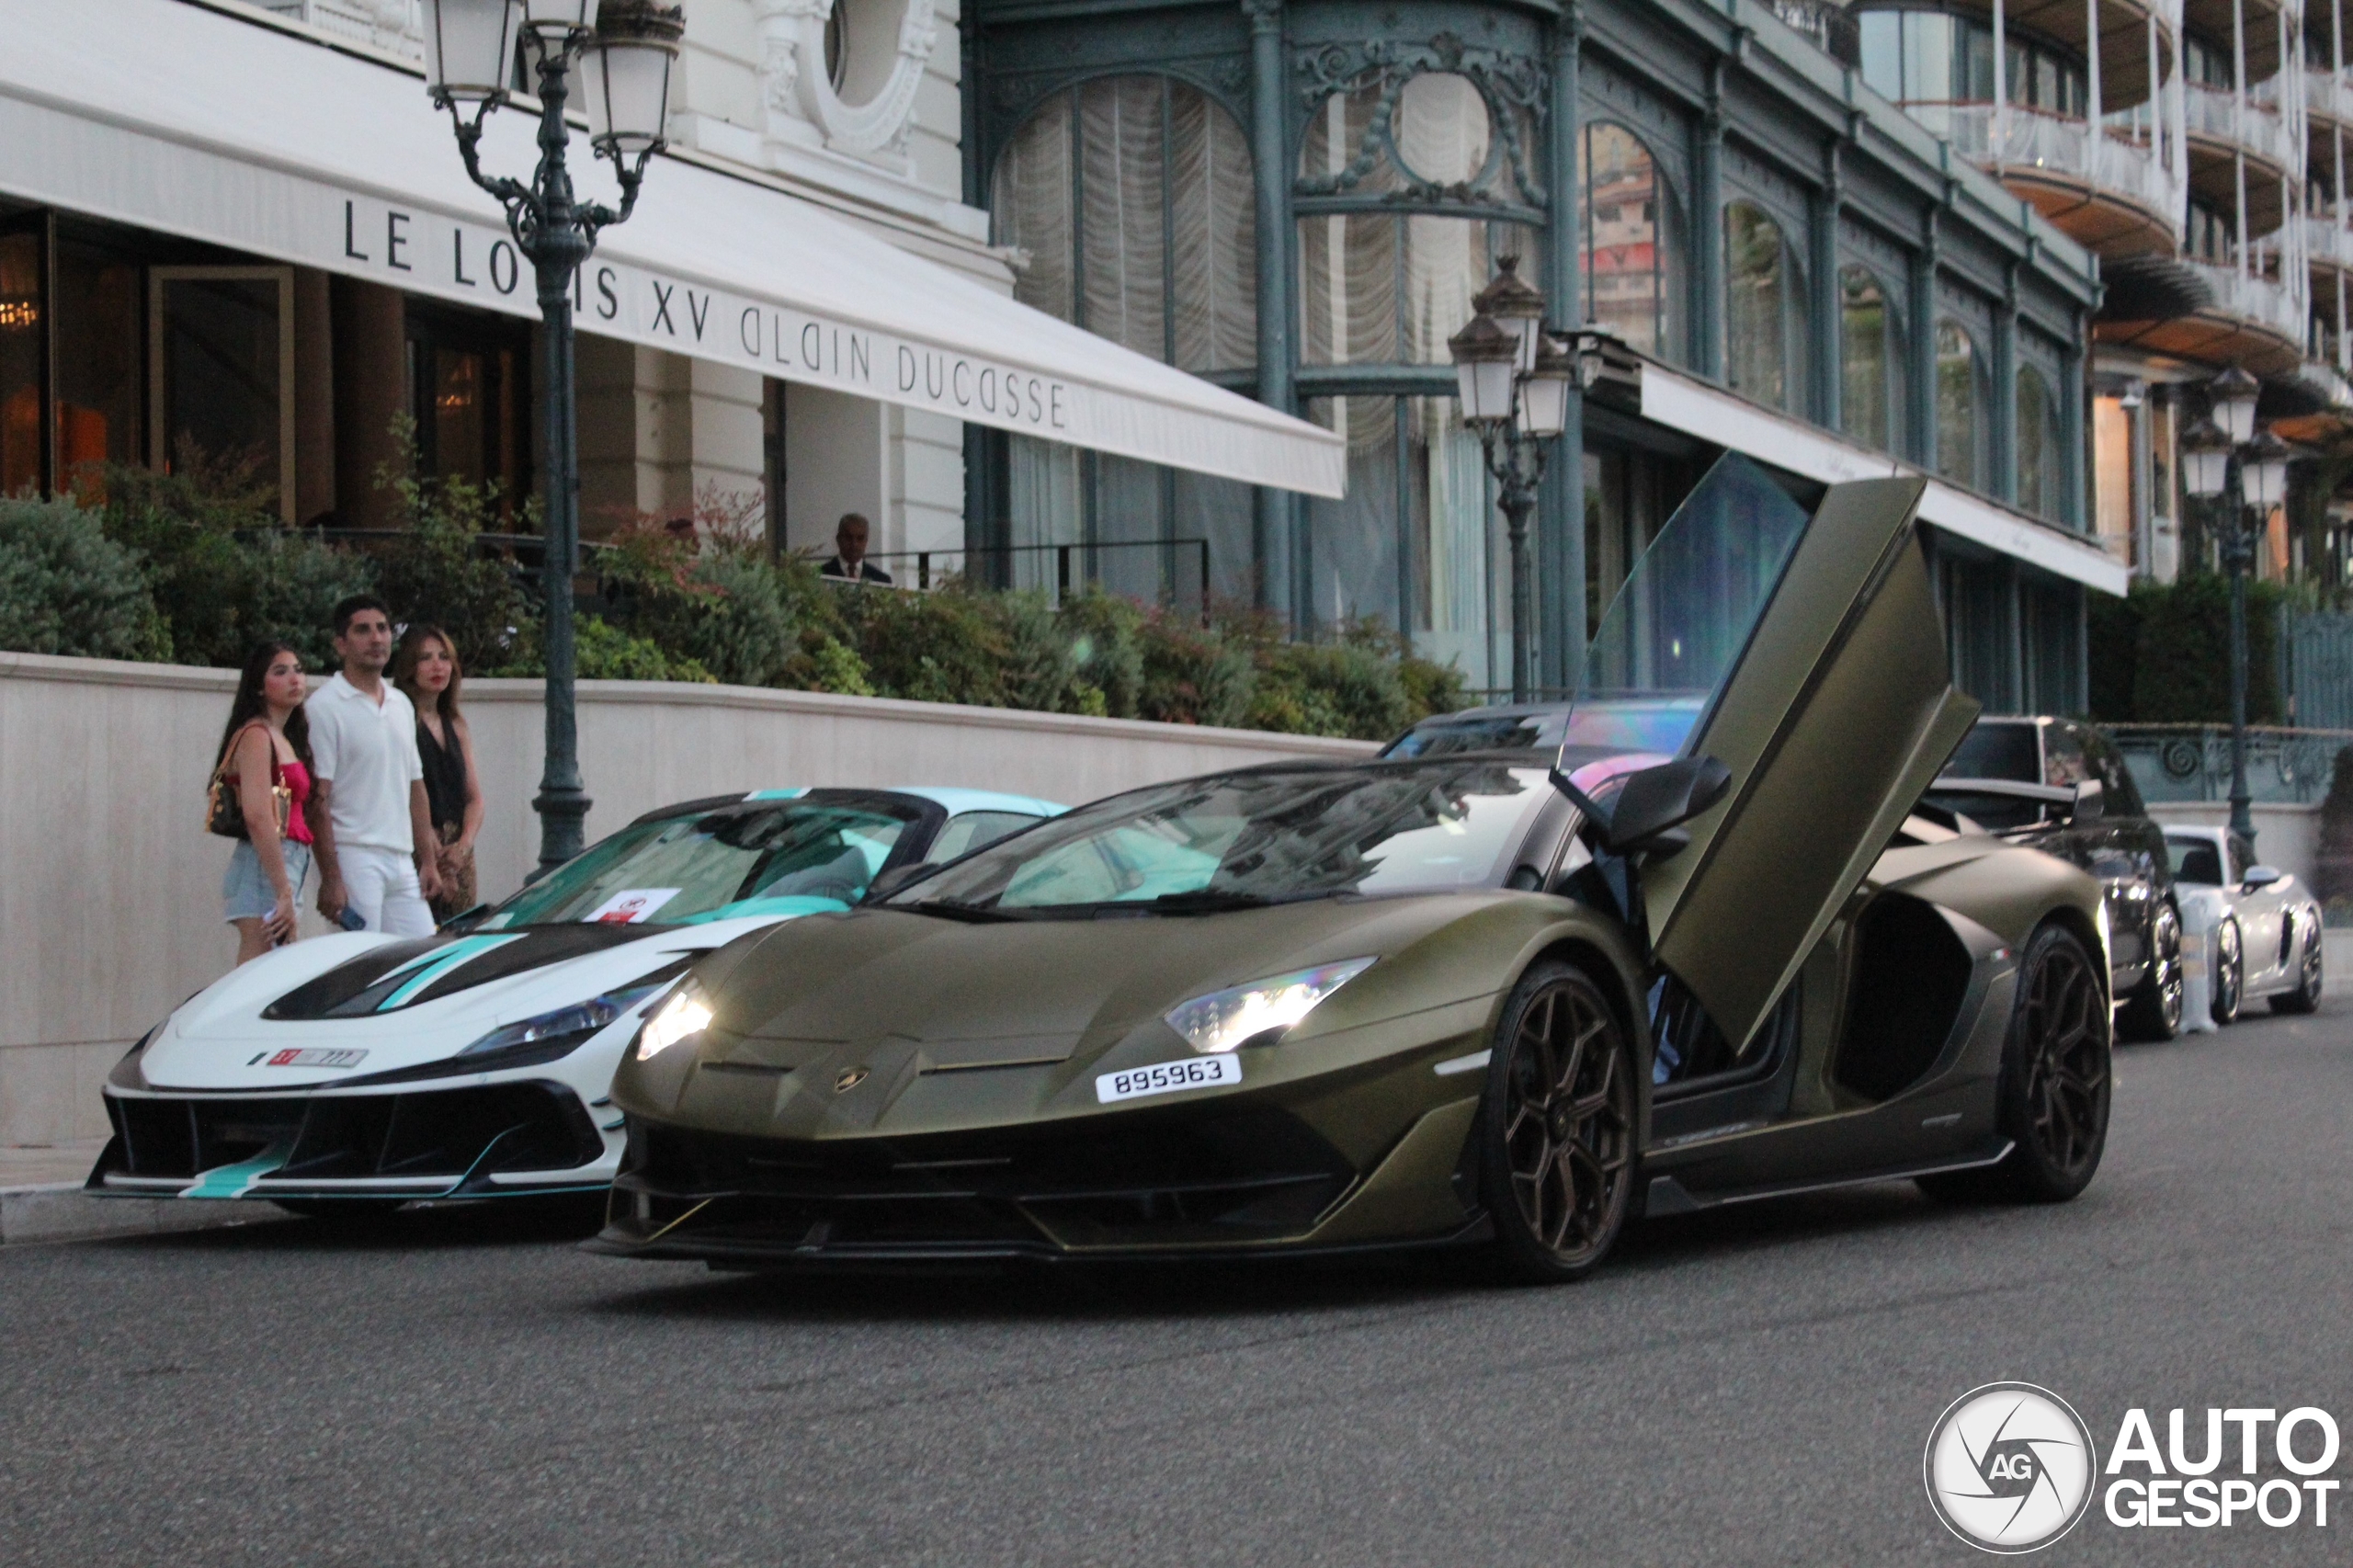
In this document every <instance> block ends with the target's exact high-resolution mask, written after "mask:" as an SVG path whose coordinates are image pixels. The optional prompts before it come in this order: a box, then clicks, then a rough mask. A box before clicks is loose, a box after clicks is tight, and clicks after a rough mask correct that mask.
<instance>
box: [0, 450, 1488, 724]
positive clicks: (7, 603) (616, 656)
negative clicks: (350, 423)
mask: <svg viewBox="0 0 2353 1568" xmlns="http://www.w3.org/2000/svg"><path fill="white" fill-rule="evenodd" d="M378 482H379V483H380V484H381V485H382V486H384V487H385V488H388V489H390V490H392V492H394V494H396V496H397V497H398V500H399V505H400V510H401V511H402V513H403V514H404V524H405V526H404V528H402V529H401V530H400V532H399V533H398V534H397V535H396V536H395V537H393V538H392V539H389V540H380V541H370V542H369V543H368V544H366V545H359V546H347V545H341V544H330V543H327V542H324V541H323V540H320V539H319V538H318V537H317V536H315V535H312V534H305V533H301V532H299V531H296V530H293V529H290V528H284V527H282V526H281V525H280V524H279V523H278V521H277V519H276V517H275V515H274V511H273V509H272V506H271V502H270V498H269V495H268V493H267V490H266V489H265V488H264V487H262V486H261V485H259V484H258V483H256V481H255V479H254V472H253V466H252V465H251V464H250V463H246V464H219V463H208V462H206V461H205V460H204V459H203V457H202V454H200V453H197V452H194V451H193V450H188V451H183V452H182V453H181V454H180V455H179V458H178V460H176V462H175V465H174V472H172V473H169V474H162V475H158V474H153V473H149V472H145V471H142V470H138V469H130V468H119V467H118V468H109V469H108V470H107V471H105V472H104V473H103V475H102V476H100V478H99V480H98V481H97V483H95V484H93V485H92V486H90V487H89V489H88V490H87V491H86V492H85V494H84V495H83V496H82V498H81V499H80V500H79V501H76V500H74V499H61V500H57V501H53V502H35V501H27V500H19V501H12V502H6V503H5V504H0V647H5V648H18V649H28V650H31V651H35V652H41V653H84V654H90V655H97V656H105V657H113V658H132V659H149V660H177V661H179V662H182V663H188V664H205V665H224V666H233V665H238V664H241V663H242V662H243V660H244V654H245V653H246V651H247V650H248V649H249V648H250V647H251V646H252V645H253V644H254V643H255V642H258V641H261V640H263V639H266V638H268V639H279V640H283V641H285V642H291V643H293V644H294V645H295V646H296V647H298V648H300V649H301V650H302V652H303V653H304V655H305V656H306V657H307V658H308V659H309V660H310V661H311V662H312V664H313V665H314V666H315V667H319V668H324V667H327V666H328V665H331V663H332V661H333V650H332V647H331V638H330V634H329V628H328V624H327V623H328V616H329V611H330V609H331V608H332V607H333V605H334V604H335V601H336V600H337V599H339V598H341V597H344V596H346V595H347V594H351V593H355V592H359V591H362V590H367V589H373V590H374V591H376V592H378V593H381V595H382V596H383V597H384V598H385V599H386V600H387V601H388V602H389V603H390V604H391V605H392V608H393V612H394V616H395V618H396V619H400V620H403V621H407V620H426V621H430V622H432V623H434V624H437V625H439V626H441V627H443V628H445V629H446V630H447V631H449V634H450V636H451V637H452V638H453V639H454V640H455V641H456V642H457V643H458V647H459V652H460V654H461V655H462V656H463V657H464V659H465V661H466V664H467V665H468V667H469V668H470V669H472V670H474V671H475V672H477V673H480V674H488V675H520V676H531V675H537V674H539V673H540V671H541V670H542V668H543V667H544V661H543V655H542V653H541V647H542V637H541V628H540V619H539V608H538V605H537V603H536V601H535V598H534V597H533V596H531V595H530V594H529V593H528V592H527V591H526V589H525V583H524V579H523V577H522V575H521V574H520V573H518V572H517V570H516V569H515V568H514V567H513V566H512V565H511V564H510V563H508V562H504V561H501V560H498V559H496V558H494V557H491V556H487V555H485V554H484V553H483V551H482V549H481V543H480V540H479V537H478V536H479V535H481V534H482V533H483V532H485V531H487V530H488V528H489V527H490V525H491V523H492V522H493V520H494V518H496V517H498V516H499V512H500V505H499V497H498V495H497V494H496V492H495V491H492V490H483V489H480V488H477V487H474V486H472V485H469V484H466V483H462V482H457V481H449V482H443V481H438V480H425V479H415V478H411V477H408V476H406V475H405V474H404V473H401V472H393V473H390V474H381V475H380V476H379V481H378ZM703 510H705V511H706V512H707V513H715V515H711V516H706V517H704V519H703V522H704V524H705V526H704V527H703V528H699V529H698V530H697V531H695V532H693V533H681V532H675V531H673V530H672V529H670V528H666V527H663V526H660V525H658V524H655V523H654V522H652V521H651V520H648V519H639V520H637V521H634V522H632V523H631V524H629V525H627V526H625V527H623V528H620V530H619V531H618V532H617V533H616V534H615V535H614V537H613V539H612V540H610V542H609V547H608V548H606V549H603V550H600V551H597V554H596V557H595V567H596V571H597V576H598V590H599V591H598V593H597V597H596V599H595V600H594V601H592V602H590V603H589V604H588V605H586V606H585V608H584V613H582V614H581V615H580V616H579V618H578V619H577V621H576V622H575V626H574V636H575V646H576V648H577V653H578V659H577V668H578V672H579V674H580V675H581V676H582V677H584V678H588V679H622V680H632V679H634V680H688V681H723V682H728V683H731V684H738V685H745V686H767V687H787V688H791V689H798V690H808V691H831V692H839V693H843V694H845V695H850V696H861V697H865V696H880V697H897V698H908V699H915V700H918V701H926V702H952V703H966V704H974V705H979V706H984V707H998V708H1021V709H1030V710H1041V711H1048V712H1062V713H1082V714H1096V715H1102V716H1108V717H1113V718H1135V719H1154V720H1159V721H1162V722H1168V723H1179V724H1215V725H1228V726H1240V727H1245V728H1255V729H1263V730H1278V731H1285V732H1289V733H1298V734H1324V735H1346V736H1352V737H1355V738H1357V739H1361V740H1382V739H1386V738H1388V737H1389V736H1391V735H1392V734H1394V733H1397V732H1398V731H1399V730H1401V729H1403V728H1404V727H1405V726H1406V725H1407V724H1409V723H1411V722H1413V721H1415V719H1418V718H1420V717H1422V716H1423V715H1425V714H1427V713H1432V712H1443V711H1450V710H1454V709H1457V708H1461V707H1463V706H1465V705H1466V703H1467V701H1468V695H1467V693H1466V692H1465V690H1464V687H1463V680H1462V676H1461V672H1460V671H1459V670H1457V669H1456V668H1455V667H1454V666H1452V665H1437V664H1434V663H1432V662H1431V661H1429V660H1427V659H1422V658H1417V657H1415V656H1414V655H1412V654H1411V653H1408V652H1407V650H1406V648H1405V646H1404V642H1402V640H1400V639H1399V638H1398V637H1397V636H1396V635H1395V634H1394V633H1392V632H1391V631H1388V630H1387V629H1386V628H1385V627H1382V626H1381V625H1380V624H1378V623H1377V622H1371V621H1360V622H1351V623H1348V624H1346V625H1343V626H1340V627H1338V628H1336V629H1335V631H1333V632H1332V634H1331V635H1330V636H1329V637H1328V638H1326V639H1325V640H1324V641H1321V642H1291V641H1289V640H1288V639H1287V638H1286V636H1285V631H1286V629H1285V628H1284V627H1283V625H1282V624H1281V623H1280V622H1279V621H1278V620H1276V619H1273V618H1272V617H1270V616H1268V615H1267V614H1266V613H1265V612H1263V611H1258V610H1254V609H1246V608H1238V607H1233V606H1223V605H1219V606H1212V607H1211V613H1210V615H1209V616H1208V618H1207V623H1206V624H1204V621H1203V618H1201V617H1200V616H1198V615H1187V614H1182V613H1178V612H1176V611H1174V610H1170V609H1166V608H1155V607H1152V606H1147V605H1142V604H1139V603H1136V602H1135V601H1132V600H1129V599H1124V598H1119V597H1113V596H1110V595H1108V594H1104V593H1100V592H1097V591H1093V590H1089V591H1086V592H1084V593H1080V594H1077V595H1074V596H1073V597H1070V598H1069V599H1067V600H1066V601H1065V602H1063V604H1062V605H1061V606H1059V607H1057V606H1055V605H1053V604H1051V602H1050V601H1049V600H1047V598H1046V597H1044V596H1042V595H1040V594H1036V593H1026V592H1006V591H998V590H992V589H986V588H983V587H979V586H975V585H970V584H964V583H959V582H952V581H951V582H950V583H949V585H947V586H945V587H943V588H940V589H937V590H935V591H933V592H929V593H923V594H910V593H903V592H899V591H896V590H893V589H889V588H882V587H870V586H862V585H847V584H841V583H835V582H832V581H829V580H827V579H824V578H822V577H821V576H820V575H819V574H818V573H817V570H816V568H815V566H814V565H813V563H812V562H808V561H805V560H801V559H800V558H797V557H787V558H785V559H782V560H775V559H771V558H770V556H769V554H768V551H767V546H766V544H765V542H764V541H762V540H759V539H758V538H756V536H755V535H754V534H753V533H751V532H750V531H749V530H747V529H745V528H743V527H741V526H740V520H741V518H740V514H741V513H742V511H743V510H744V508H741V507H735V506H706V507H704V508H703ZM524 511H525V518H524V521H525V523H526V525H527V526H528V525H529V523H530V522H531V521H532V518H531V517H530V515H529V507H528V506H527V507H526V508H524Z"/></svg>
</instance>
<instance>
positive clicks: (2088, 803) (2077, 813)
mask: <svg viewBox="0 0 2353 1568" xmlns="http://www.w3.org/2000/svg"><path fill="white" fill-rule="evenodd" d="M2107 814H2108V787H2107V786H2106V785H2104V784H2102V783H2100V782H2099V781H2098V780H2097V779H2095V778H2086V779H2085V780H2083V781H2082V782H2081V783H2079V784H2077V785H2076V786H2075V810H2074V812H2073V813H2072V815H2073V818H2074V820H2075V821H2076V822H2094V821H2097V819H2099V818H2101V817H2104V816H2106V815H2107Z"/></svg>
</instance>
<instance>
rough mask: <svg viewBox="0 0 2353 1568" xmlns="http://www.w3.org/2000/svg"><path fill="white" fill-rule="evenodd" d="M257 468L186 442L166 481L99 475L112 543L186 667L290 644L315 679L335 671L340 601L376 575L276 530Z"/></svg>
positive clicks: (160, 476)
mask: <svg viewBox="0 0 2353 1568" xmlns="http://www.w3.org/2000/svg"><path fill="white" fill-rule="evenodd" d="M255 469H256V460H255V459H253V458H250V457H248V458H244V459H240V460H233V461H219V460H211V459H210V458H208V457H207V456H206V455H205V454H204V452H203V451H202V450H201V449H199V448H197V447H196V446H194V445H193V444H191V443H188V442H186V441H183V442H182V444H181V446H180V449H179V451H178V453H177V455H176V459H175V460H174V463H173V466H172V470H171V472H166V473H154V472H149V471H148V470H146V469H142V468H133V467H130V466H128V465H124V464H112V465H109V466H108V467H107V468H106V469H104V470H103V471H101V477H100V481H99V483H97V485H95V486H93V487H91V494H92V496H93V498H97V497H98V496H103V509H102V513H101V515H102V516H103V517H104V519H105V525H106V530H107V535H108V538H110V539H112V540H115V541H116V542H117V543H119V544H122V545H125V546H128V547H129V548H131V550H134V551H137V552H138V553H139V555H140V557H141V559H142V562H143V563H144V565H143V570H144V572H145V574H146V578H147V584H148V587H149V589H150V591H151V592H152V593H153V596H154V600H155V606H156V608H157V610H158V611H159V612H160V613H161V614H162V616H163V619H164V621H165V625H166V626H168V627H169V629H170V632H171V657H173V658H174V659H176V660H178V661H179V662H180V663H182V664H189V665H216V666H223V667H234V666H236V665H242V664H244V660H245V655H246V654H247V653H249V652H251V651H252V649H253V646H254V644H255V643H256V642H288V643H290V644H292V645H293V646H294V647H295V648H297V649H299V650H300V651H301V654H302V657H303V659H304V660H305V661H306V662H307V663H309V664H310V665H312V667H313V668H327V667H331V666H332V665H334V663H335V648H334V642H335V633H334V629H333V627H332V626H331V625H330V624H329V619H328V618H329V615H330V613H331V612H332V611H333V609H334V608H335V601H336V600H338V599H341V598H343V597H346V596H347V595H350V594H358V593H365V592H367V591H369V589H371V588H373V587H374V586H375V585H376V575H375V568H374V566H373V564H372V563H371V562H369V561H368V560H367V559H365V558H364V557H361V556H358V555H354V554H352V553H350V552H348V551H343V550H338V549H336V548H335V547H334V546H331V545H328V544H325V543H324V542H322V541H321V540H318V539H316V538H314V537H313V536H311V535H308V534H302V533H297V532H295V531H293V530H291V529H289V528H286V527H285V526H284V525H283V524H282V523H281V522H280V521H279V519H278V515H277V512H276V510H275V508H274V504H273V502H272V500H271V495H270V491H269V489H268V487H267V485H264V484H261V483H259V482H258V481H256V479H255V477H254V472H255Z"/></svg>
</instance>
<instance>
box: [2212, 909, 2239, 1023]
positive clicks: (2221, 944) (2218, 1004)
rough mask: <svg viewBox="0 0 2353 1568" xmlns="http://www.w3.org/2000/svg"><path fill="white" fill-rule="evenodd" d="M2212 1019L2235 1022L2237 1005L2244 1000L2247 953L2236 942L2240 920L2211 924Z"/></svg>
mask: <svg viewBox="0 0 2353 1568" xmlns="http://www.w3.org/2000/svg"><path fill="white" fill-rule="evenodd" d="M2213 996H2214V1006H2213V1008H2212V1011H2213V1014H2214V1022H2216V1023H2217V1024H2221V1025H2224V1026H2228V1025H2231V1024H2234V1023H2236V1022H2238V1017H2239V1006H2240V1005H2241V1004H2242V1003H2243V1002H2245V1000H2246V954H2245V952H2244V951H2242V950H2241V949H2240V945H2239V923H2238V922H2237V921H2235V920H2225V921H2223V922H2222V924H2221V925H2220V926H2215V927H2214V979H2213Z"/></svg>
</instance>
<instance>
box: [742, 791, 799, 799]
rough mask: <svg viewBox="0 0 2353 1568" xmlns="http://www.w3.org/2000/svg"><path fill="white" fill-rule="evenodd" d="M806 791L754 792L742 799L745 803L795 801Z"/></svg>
mask: <svg viewBox="0 0 2353 1568" xmlns="http://www.w3.org/2000/svg"><path fill="white" fill-rule="evenodd" d="M808 792H809V791H808V790H805V789H804V790H753V791H752V792H751V793H750V794H748V795H746V796H745V797H744V799H745V800H747V801H797V800H799V799H801V796H803V795H805V794H807V793H808Z"/></svg>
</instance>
